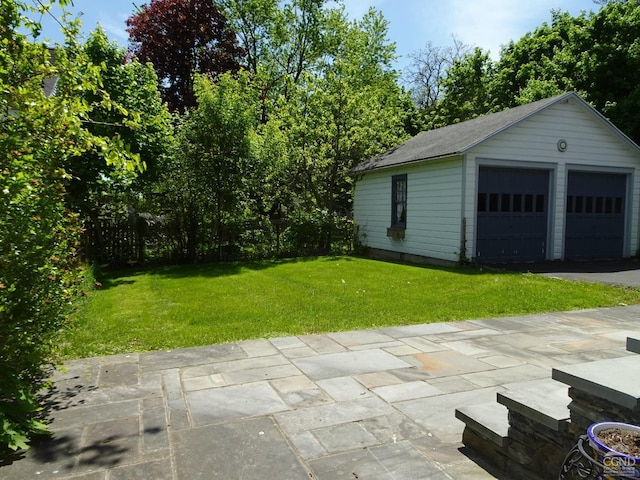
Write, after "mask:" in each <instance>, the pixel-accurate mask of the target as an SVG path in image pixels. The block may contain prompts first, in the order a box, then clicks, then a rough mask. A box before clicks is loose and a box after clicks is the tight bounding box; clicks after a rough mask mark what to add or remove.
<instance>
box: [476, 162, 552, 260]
mask: <svg viewBox="0 0 640 480" xmlns="http://www.w3.org/2000/svg"><path fill="white" fill-rule="evenodd" d="M479 174H480V178H479V183H478V213H477V222H478V223H477V237H476V261H478V262H481V263H507V262H528V261H538V260H544V259H545V258H546V243H547V224H548V221H547V211H548V203H549V201H548V195H549V172H548V171H547V170H537V169H520V168H494V167H481V168H480V172H479Z"/></svg>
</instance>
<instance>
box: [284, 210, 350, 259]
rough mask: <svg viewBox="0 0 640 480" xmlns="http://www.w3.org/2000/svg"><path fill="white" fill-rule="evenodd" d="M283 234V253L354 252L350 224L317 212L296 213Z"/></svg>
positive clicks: (330, 215)
mask: <svg viewBox="0 0 640 480" xmlns="http://www.w3.org/2000/svg"><path fill="white" fill-rule="evenodd" d="M288 223H289V225H288V227H287V229H286V230H285V232H284V237H283V243H284V247H283V250H284V252H292V253H294V254H295V255H318V254H324V255H326V254H328V253H334V254H344V253H349V252H351V251H352V250H353V248H352V245H351V242H352V239H353V228H354V227H353V221H352V220H350V219H348V218H347V217H341V216H339V215H337V214H335V213H331V212H329V211H327V210H320V209H319V208H316V209H313V210H312V211H310V212H309V211H295V212H293V213H292V214H291V215H289V218H288Z"/></svg>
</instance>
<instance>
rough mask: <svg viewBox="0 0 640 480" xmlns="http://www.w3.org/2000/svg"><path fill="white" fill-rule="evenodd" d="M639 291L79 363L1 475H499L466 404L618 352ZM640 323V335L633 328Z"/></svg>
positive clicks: (629, 330)
mask: <svg viewBox="0 0 640 480" xmlns="http://www.w3.org/2000/svg"><path fill="white" fill-rule="evenodd" d="M639 316H640V306H631V307H619V308H609V309H594V310H585V311H579V312H566V313H555V314H545V315H531V316H526V317H509V318H499V319H479V320H472V321H464V322H451V323H438V324H429V325H413V326H407V327H393V328H381V329H377V330H366V331H355V332H341V333H335V334H327V335H309V336H300V337H285V338H273V339H268V340H252V341H245V342H238V343H234V344H226V345H213V346H206V347H199V348H191V349H184V350H176V351H167V352H154V353H146V354H132V355H118V356H111V357H101V358H90V359H83V360H78V361H73V362H69V363H68V364H67V366H66V367H67V370H66V372H64V373H57V374H56V376H55V385H56V390H55V392H53V394H52V396H51V409H50V411H49V416H50V417H51V419H52V420H53V422H52V424H51V429H52V430H53V432H54V435H53V436H52V438H50V439H48V440H45V441H43V442H40V443H38V444H36V445H34V447H33V448H32V449H30V450H29V451H27V452H26V453H23V454H22V455H19V456H18V457H17V458H15V459H9V460H7V459H5V460H4V463H5V464H4V465H3V466H1V467H0V479H7V480H8V479H12V480H22V479H33V478H38V479H53V478H55V479H69V480H71V479H74V480H80V479H82V480H114V479H133V478H135V479H150V480H151V479H153V480H163V479H184V480H193V479H225V480H233V479H243V480H245V479H272V478H273V479H278V480H289V479H291V480H294V479H295V480H298V479H299V480H302V479H310V478H312V479H321V480H335V479H341V478H342V479H353V478H358V479H361V480H369V479H376V480H378V479H379V480H392V479H394V480H399V479H402V480H404V479H412V480H420V479H425V480H426V479H429V480H440V479H443V480H444V479H464V480H469V479H471V480H485V479H493V478H500V477H499V476H498V474H497V473H495V472H494V471H491V470H490V469H489V467H488V466H486V465H485V464H483V463H482V461H480V460H478V459H477V458H475V457H474V456H473V454H472V453H471V452H470V451H469V450H468V449H466V448H465V447H463V445H462V443H461V440H462V432H463V429H464V424H463V423H462V422H461V421H459V420H457V419H456V418H455V415H454V412H455V409H456V408H457V407H461V406H468V405H476V404H482V403H487V402H491V401H495V399H496V396H497V394H498V393H501V392H505V391H506V390H507V388H508V385H511V384H514V383H517V382H524V381H532V380H537V379H544V378H549V377H550V374H551V368H553V367H560V366H564V365H573V364H578V363H583V362H587V361H593V360H604V359H610V358H619V357H624V356H627V355H631V354H632V353H630V352H628V351H627V350H625V341H626V337H627V336H628V335H629V334H635V336H636V337H637V336H638V333H639V332H640V325H638V318H639ZM631 336H633V335H631Z"/></svg>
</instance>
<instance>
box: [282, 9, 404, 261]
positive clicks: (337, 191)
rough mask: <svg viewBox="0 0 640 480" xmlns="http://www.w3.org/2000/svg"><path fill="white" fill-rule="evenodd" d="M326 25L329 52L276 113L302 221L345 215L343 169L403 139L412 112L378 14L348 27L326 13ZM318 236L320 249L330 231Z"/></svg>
mask: <svg viewBox="0 0 640 480" xmlns="http://www.w3.org/2000/svg"><path fill="white" fill-rule="evenodd" d="M329 22H330V23H329V28H327V32H330V33H331V37H330V38H328V39H327V45H329V46H330V48H329V49H328V51H327V54H326V55H325V60H324V61H323V62H322V64H321V65H319V67H318V73H317V74H316V75H314V74H312V72H308V73H307V74H306V75H304V76H303V78H302V79H301V81H300V82H299V84H298V86H297V88H296V90H295V93H294V94H293V96H292V98H291V101H290V102H288V103H287V106H286V107H285V108H283V110H282V111H281V118H285V119H287V120H286V121H287V125H286V134H287V138H288V143H289V152H290V153H289V155H290V164H291V170H292V172H294V175H295V177H294V179H295V180H294V184H293V185H292V188H293V190H294V192H295V193H296V198H297V200H298V205H297V208H302V210H303V211H304V212H306V213H307V214H309V218H310V220H312V219H314V218H316V217H317V214H316V213H315V212H317V211H319V212H326V214H325V215H329V216H331V215H337V216H340V217H342V216H347V215H349V213H350V210H351V194H352V180H351V178H350V177H349V175H348V171H349V169H350V168H352V167H353V166H355V165H356V164H357V163H359V162H361V161H362V160H364V159H366V158H369V157H371V156H373V155H375V154H377V153H380V152H382V151H384V150H386V149H387V148H390V147H391V146H394V145H397V144H398V143H400V142H401V141H403V140H405V139H406V138H408V132H407V130H406V129H405V127H406V126H407V125H408V124H410V123H411V122H409V121H408V119H409V118H410V117H411V114H412V112H413V110H412V109H413V108H414V107H411V108H409V109H407V107H408V106H409V105H411V101H410V97H409V94H408V93H407V92H404V91H403V90H402V89H401V88H400V87H399V86H398V84H397V80H398V74H397V72H396V71H394V70H393V68H392V66H391V62H392V60H393V58H394V54H395V47H394V45H393V44H391V43H389V42H388V40H387V22H386V20H384V18H383V17H382V15H381V14H380V13H378V12H375V11H374V10H371V11H369V13H368V14H366V15H365V16H364V17H363V18H362V19H361V20H359V21H353V22H349V21H347V20H346V18H345V17H344V15H343V14H342V12H340V11H334V12H333V13H332V15H331V16H330V17H329ZM411 133H416V132H411ZM314 221H315V220H314ZM331 224H332V222H330V221H327V222H326V225H327V226H330V225H331ZM320 232H321V233H320V234H319V237H318V245H317V247H318V248H319V249H322V250H328V249H329V247H330V244H331V240H332V235H331V231H330V230H329V231H327V229H325V231H322V229H320Z"/></svg>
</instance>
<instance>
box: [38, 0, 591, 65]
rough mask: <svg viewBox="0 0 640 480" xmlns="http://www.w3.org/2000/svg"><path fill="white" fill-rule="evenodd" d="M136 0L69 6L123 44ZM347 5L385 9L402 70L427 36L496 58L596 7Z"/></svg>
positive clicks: (539, 1) (468, 0)
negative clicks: (504, 48)
mask: <svg viewBox="0 0 640 480" xmlns="http://www.w3.org/2000/svg"><path fill="white" fill-rule="evenodd" d="M134 3H135V4H137V5H142V4H144V3H145V0H74V7H72V8H70V10H71V11H72V12H73V13H74V14H76V13H78V12H83V16H82V22H83V30H84V32H85V33H88V32H89V31H91V30H93V29H95V27H96V25H97V24H100V25H101V26H102V28H103V29H104V30H105V31H106V32H107V34H108V36H109V38H111V39H112V40H115V41H117V42H118V43H119V44H120V45H123V46H125V45H126V43H127V38H128V35H127V32H126V30H125V28H126V27H125V20H126V19H127V18H128V17H129V16H131V14H132V13H133V12H134V11H135V7H134ZM345 5H346V10H347V13H348V14H349V16H350V17H351V18H360V17H361V16H362V15H363V14H364V13H365V12H366V11H367V10H368V9H369V7H375V8H376V9H377V10H379V11H381V12H382V13H383V15H384V16H385V18H386V19H387V20H388V21H389V40H390V41H392V42H395V43H396V49H397V53H398V55H399V57H400V58H399V59H398V62H397V67H398V68H399V69H401V70H402V69H403V68H405V67H406V66H407V65H408V62H409V60H408V59H407V55H408V54H410V53H412V52H416V51H417V50H420V49H421V48H423V47H424V46H425V44H426V43H427V42H432V43H433V45H435V46H447V45H451V44H452V35H455V37H456V38H458V39H459V40H461V41H462V42H464V43H466V44H469V45H473V46H478V47H480V48H482V49H483V50H485V51H486V50H489V51H490V52H491V56H492V57H493V58H494V59H497V58H498V55H499V51H500V46H501V45H503V44H506V43H508V42H509V41H510V40H517V39H518V38H520V37H521V36H523V35H524V34H525V33H527V32H530V31H532V30H534V29H535V28H536V27H537V26H539V25H541V24H542V23H543V22H545V21H546V22H548V21H550V20H551V10H554V9H559V10H563V11H568V12H570V13H571V14H572V15H578V14H579V13H580V12H581V11H583V10H586V11H589V10H596V9H597V8H598V5H596V4H594V3H593V0H345ZM54 14H57V12H54ZM43 23H44V25H45V29H44V32H43V36H44V38H48V39H51V40H53V41H56V40H59V38H60V35H59V33H58V29H59V26H58V25H57V24H56V23H55V22H53V21H52V20H51V19H46V18H45V19H43Z"/></svg>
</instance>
